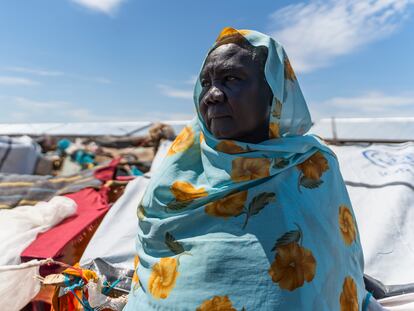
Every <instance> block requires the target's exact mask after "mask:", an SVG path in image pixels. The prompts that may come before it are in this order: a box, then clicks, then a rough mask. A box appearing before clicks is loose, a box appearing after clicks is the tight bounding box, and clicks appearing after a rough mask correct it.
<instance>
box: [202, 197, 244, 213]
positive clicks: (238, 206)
mask: <svg viewBox="0 0 414 311" xmlns="http://www.w3.org/2000/svg"><path fill="white" fill-rule="evenodd" d="M246 199H247V191H241V192H237V193H234V194H232V195H229V196H227V197H224V198H222V199H220V200H217V201H214V202H212V203H209V204H207V205H206V207H205V212H206V213H207V214H209V215H211V216H216V217H223V218H227V217H231V216H239V215H240V214H241V213H242V212H243V208H244V204H245V203H246Z"/></svg>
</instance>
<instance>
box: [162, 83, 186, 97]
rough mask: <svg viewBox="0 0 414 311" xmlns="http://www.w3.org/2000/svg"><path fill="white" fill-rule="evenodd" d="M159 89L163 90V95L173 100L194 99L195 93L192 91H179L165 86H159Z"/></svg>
mask: <svg viewBox="0 0 414 311" xmlns="http://www.w3.org/2000/svg"><path fill="white" fill-rule="evenodd" d="M157 87H158V88H159V89H160V90H161V92H162V94H164V95H165V96H168V97H172V98H182V99H192V98H193V91H192V90H190V89H177V88H174V87H171V86H168V85H165V84H158V85H157Z"/></svg>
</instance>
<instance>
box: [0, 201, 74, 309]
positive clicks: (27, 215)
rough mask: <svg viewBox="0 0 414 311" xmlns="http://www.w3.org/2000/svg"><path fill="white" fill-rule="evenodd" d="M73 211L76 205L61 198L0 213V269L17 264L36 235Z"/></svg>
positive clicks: (0, 211)
mask: <svg viewBox="0 0 414 311" xmlns="http://www.w3.org/2000/svg"><path fill="white" fill-rule="evenodd" d="M75 212H76V203H75V202H74V201H73V200H72V199H69V198H66V197H61V196H58V197H54V198H52V199H51V200H50V201H49V202H39V203H37V204H36V205H35V206H18V207H15V208H13V209H10V210H0V241H1V243H0V266H2V265H15V264H19V263H20V254H21V252H22V251H23V250H24V249H25V248H26V247H27V246H29V245H30V243H32V241H34V240H35V239H36V236H37V234H38V233H40V232H44V231H46V230H48V229H49V228H51V227H53V226H54V225H56V224H58V223H59V222H61V221H62V220H63V219H65V218H66V217H69V216H71V215H73V214H75ZM0 305H1V304H0Z"/></svg>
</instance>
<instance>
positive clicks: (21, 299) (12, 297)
mask: <svg viewBox="0 0 414 311" xmlns="http://www.w3.org/2000/svg"><path fill="white" fill-rule="evenodd" d="M36 263H38V261H37V260H33V261H30V262H28V263H24V264H20V265H13V266H2V267H0V306H1V310H7V311H18V310H20V309H21V308H23V307H24V306H25V305H26V304H28V303H29V302H30V300H31V299H32V298H33V297H34V296H36V294H37V293H38V292H39V290H40V282H39V281H38V280H37V279H35V278H34V276H35V275H38V274H39V266H38V265H36Z"/></svg>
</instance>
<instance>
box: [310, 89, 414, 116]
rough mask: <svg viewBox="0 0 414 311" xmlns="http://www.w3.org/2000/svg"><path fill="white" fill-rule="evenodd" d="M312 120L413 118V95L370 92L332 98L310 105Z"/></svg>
mask: <svg viewBox="0 0 414 311" xmlns="http://www.w3.org/2000/svg"><path fill="white" fill-rule="evenodd" d="M310 108H311V111H312V115H313V117H314V119H319V118H322V117H331V116H335V117H402V116H414V95H389V94H384V93H382V92H377V91H372V92H366V93H364V94H361V95H358V96H353V97H333V98H330V99H327V100H325V101H322V102H320V103H312V104H311V105H310Z"/></svg>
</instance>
